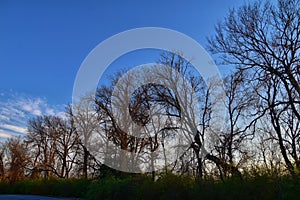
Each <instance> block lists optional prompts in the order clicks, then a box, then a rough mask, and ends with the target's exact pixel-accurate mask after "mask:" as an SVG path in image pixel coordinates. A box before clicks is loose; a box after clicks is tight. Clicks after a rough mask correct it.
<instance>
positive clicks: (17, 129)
mask: <svg viewBox="0 0 300 200" xmlns="http://www.w3.org/2000/svg"><path fill="white" fill-rule="evenodd" d="M0 128H2V129H8V130H10V131H14V132H17V133H23V134H26V130H27V129H26V128H24V127H20V126H16V125H11V124H0Z"/></svg>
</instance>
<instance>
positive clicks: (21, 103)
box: [0, 94, 63, 138]
mask: <svg viewBox="0 0 300 200" xmlns="http://www.w3.org/2000/svg"><path fill="white" fill-rule="evenodd" d="M62 111H63V106H53V105H49V104H48V103H47V101H46V99H44V98H34V97H28V96H25V95H19V94H8V95H7V94H4V95H2V96H1V95H0V138H9V136H11V137H13V136H17V135H24V134H26V127H27V122H28V120H29V119H31V118H33V117H36V116H42V115H57V116H63V114H62V113H63V112H62Z"/></svg>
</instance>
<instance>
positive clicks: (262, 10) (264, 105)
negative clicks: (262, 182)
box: [209, 0, 300, 174]
mask: <svg viewBox="0 0 300 200" xmlns="http://www.w3.org/2000/svg"><path fill="white" fill-rule="evenodd" d="M216 31H217V34H216V36H215V37H212V38H211V39H210V40H209V42H210V46H209V47H210V50H211V52H213V53H216V54H220V56H221V60H222V61H223V62H224V63H226V64H232V65H234V66H236V67H237V68H239V69H241V70H247V71H249V73H250V74H252V82H253V85H254V83H255V84H256V88H257V93H258V95H259V96H260V98H261V99H262V102H261V106H260V108H259V112H258V113H257V117H262V116H263V115H264V114H267V115H269V117H270V118H269V119H270V123H271V124H272V126H273V129H274V131H275V134H274V135H273V139H274V142H276V143H278V144H279V146H280V152H281V154H282V156H283V159H284V160H285V163H286V166H287V169H288V170H289V171H290V173H291V174H294V173H295V170H294V167H297V168H298V166H299V164H298V163H299V161H298V159H299V152H298V151H297V149H298V143H297V142H296V141H295V140H297V139H296V138H298V133H299V128H298V125H297V121H299V119H300V114H299V113H300V111H299V108H300V101H299V95H300V87H299V85H300V82H299V81H300V73H299V66H300V60H299V52H300V48H299V47H300V37H299V35H300V5H299V3H298V1H297V0H287V1H285V0H278V1H277V4H276V5H273V4H271V3H270V2H266V3H264V4H263V3H262V2H256V3H253V4H250V3H249V4H247V5H244V6H242V7H241V8H239V9H238V10H231V11H230V13H229V15H228V17H227V18H226V20H225V21H224V22H222V23H220V24H219V25H218V26H217V29H216ZM288 119H289V120H288ZM286 122H288V123H286ZM289 155H290V156H291V157H292V159H293V161H291V159H290V157H289ZM296 171H297V170H296Z"/></svg>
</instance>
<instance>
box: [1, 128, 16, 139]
mask: <svg viewBox="0 0 300 200" xmlns="http://www.w3.org/2000/svg"><path fill="white" fill-rule="evenodd" d="M12 137H13V136H12V135H11V134H8V133H5V132H4V131H3V130H0V138H5V139H8V138H12Z"/></svg>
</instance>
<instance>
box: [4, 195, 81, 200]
mask: <svg viewBox="0 0 300 200" xmlns="http://www.w3.org/2000/svg"><path fill="white" fill-rule="evenodd" d="M0 200H76V198H56V197H46V196H38V195H21V194H7V195H3V194H2V195H0Z"/></svg>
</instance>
